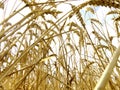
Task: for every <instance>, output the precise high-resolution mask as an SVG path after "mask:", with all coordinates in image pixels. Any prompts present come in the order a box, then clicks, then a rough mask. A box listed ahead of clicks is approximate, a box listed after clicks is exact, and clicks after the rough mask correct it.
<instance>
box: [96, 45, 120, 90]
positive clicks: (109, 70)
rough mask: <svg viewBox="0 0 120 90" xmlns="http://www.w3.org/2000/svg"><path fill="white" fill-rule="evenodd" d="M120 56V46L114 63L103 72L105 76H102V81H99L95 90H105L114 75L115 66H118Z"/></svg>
mask: <svg viewBox="0 0 120 90" xmlns="http://www.w3.org/2000/svg"><path fill="white" fill-rule="evenodd" d="M119 55H120V45H119V47H118V48H117V50H116V51H115V53H114V55H113V58H112V61H111V62H110V63H109V64H108V66H107V67H106V69H105V71H104V72H103V74H102V76H101V78H100V80H99V81H98V83H97V85H96V87H95V88H94V90H104V88H105V85H106V83H107V82H108V80H109V78H110V75H111V73H112V70H113V68H114V66H116V64H117V60H118V57H119Z"/></svg>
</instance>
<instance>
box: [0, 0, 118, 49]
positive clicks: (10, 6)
mask: <svg viewBox="0 0 120 90" xmlns="http://www.w3.org/2000/svg"><path fill="white" fill-rule="evenodd" d="M40 1H43V0H40ZM68 1H69V0H68ZM85 1H86V0H76V1H72V2H71V1H70V3H72V4H74V5H79V4H80V3H83V2H85ZM44 2H45V0H44ZM68 3H69V2H68ZM23 5H24V3H21V1H20V0H12V2H11V0H6V3H5V7H4V10H3V9H2V8H0V22H1V21H3V19H5V18H7V17H9V15H10V14H11V13H12V12H13V11H14V10H15V9H16V8H17V9H19V8H20V7H21V6H23ZM63 7H64V8H63ZM86 8H87V7H86ZM86 8H84V9H83V10H82V11H81V13H82V14H83V15H84V14H85V9H86ZM57 9H59V10H60V11H63V12H64V13H63V14H61V15H59V17H62V16H63V15H64V14H65V13H67V12H69V11H70V10H71V6H70V5H69V4H64V3H62V4H60V5H59V6H58V7H57ZM95 10H96V14H97V17H98V18H99V20H100V21H101V22H103V23H104V18H105V16H106V13H107V12H108V11H110V9H109V8H107V7H96V8H95ZM29 12H30V10H29V8H26V9H24V10H22V11H21V13H20V14H17V15H15V16H14V17H13V18H12V19H10V21H9V22H10V23H11V24H15V23H16V22H18V21H19V20H21V19H22V18H23V16H22V14H23V15H27V14H28V13H29ZM89 16H91V17H92V15H91V13H88V15H87V16H86V18H88V17H89ZM73 19H74V18H73ZM75 21H76V22H77V20H75ZM107 21H111V20H110V18H109V16H108V19H107ZM86 26H87V28H89V29H90V30H91V25H90V24H89V23H87V25H86ZM110 26H113V24H112V23H111V22H109V27H108V29H109V30H110V31H111V33H110V35H111V36H115V33H114V30H113V29H112V28H111V27H110ZM0 29H1V26H0ZM104 30H105V28H104ZM89 33H92V31H89ZM76 40H77V39H76ZM113 44H114V45H116V46H117V45H118V41H117V40H116V39H115V40H113ZM53 48H54V46H53Z"/></svg>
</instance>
